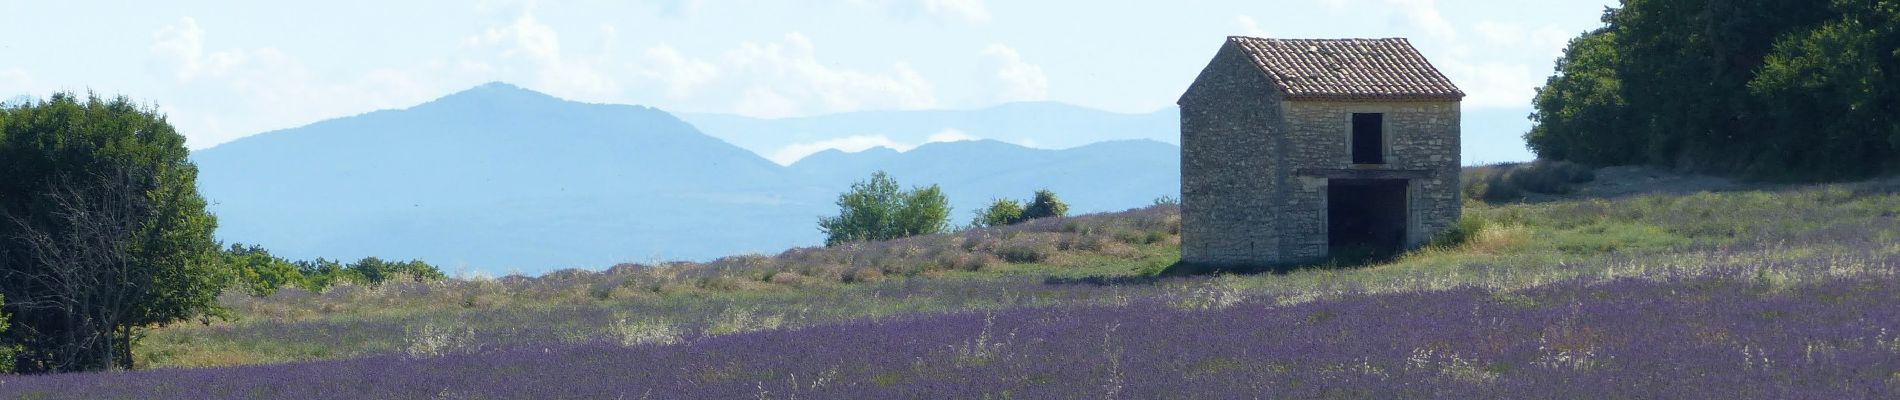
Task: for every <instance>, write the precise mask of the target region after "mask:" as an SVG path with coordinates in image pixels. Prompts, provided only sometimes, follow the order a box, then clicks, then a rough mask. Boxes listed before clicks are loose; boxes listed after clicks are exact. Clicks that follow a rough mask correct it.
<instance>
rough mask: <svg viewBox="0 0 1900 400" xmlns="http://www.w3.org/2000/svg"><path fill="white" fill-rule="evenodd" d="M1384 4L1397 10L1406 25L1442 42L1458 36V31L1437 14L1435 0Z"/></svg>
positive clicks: (1442, 16)
mask: <svg viewBox="0 0 1900 400" xmlns="http://www.w3.org/2000/svg"><path fill="white" fill-rule="evenodd" d="M1385 3H1386V5H1389V6H1392V7H1394V8H1397V9H1398V10H1399V13H1400V15H1401V16H1403V17H1404V18H1405V21H1406V23H1407V24H1408V25H1411V26H1412V28H1414V29H1418V30H1420V31H1423V32H1425V34H1427V35H1431V36H1433V37H1436V38H1438V39H1442V40H1451V39H1455V38H1457V36H1458V31H1457V29H1456V28H1455V27H1454V26H1453V25H1452V24H1451V21H1449V20H1446V19H1445V15H1444V14H1441V13H1439V12H1438V2H1437V1H1436V0H1385Z"/></svg>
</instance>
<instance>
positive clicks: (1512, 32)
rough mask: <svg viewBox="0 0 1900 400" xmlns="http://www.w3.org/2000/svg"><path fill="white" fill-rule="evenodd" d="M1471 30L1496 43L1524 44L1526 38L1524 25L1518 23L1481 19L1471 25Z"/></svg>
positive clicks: (1480, 36)
mask: <svg viewBox="0 0 1900 400" xmlns="http://www.w3.org/2000/svg"><path fill="white" fill-rule="evenodd" d="M1471 30H1472V31H1476V32H1477V33H1478V37H1479V38H1482V39H1484V41H1486V42H1490V43H1491V44H1496V45H1503V46H1516V45H1520V44H1524V40H1525V37H1524V27H1521V26H1518V25H1517V24H1510V23H1503V22H1497V21H1479V22H1478V23H1477V24H1475V25H1472V26H1471Z"/></svg>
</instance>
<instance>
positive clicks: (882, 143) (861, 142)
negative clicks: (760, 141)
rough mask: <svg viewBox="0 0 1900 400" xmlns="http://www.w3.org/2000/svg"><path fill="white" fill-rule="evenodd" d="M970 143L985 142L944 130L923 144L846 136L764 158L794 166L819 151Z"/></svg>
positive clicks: (795, 146) (789, 147)
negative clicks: (974, 141) (972, 141)
mask: <svg viewBox="0 0 1900 400" xmlns="http://www.w3.org/2000/svg"><path fill="white" fill-rule="evenodd" d="M971 140H982V138H979V137H976V136H971V135H970V134H968V133H964V132H963V131H961V130H957V129H956V128H944V129H943V130H942V131H938V132H937V133H933V134H930V136H928V137H926V138H924V141H923V142H922V143H903V142H898V141H896V140H891V138H890V137H889V136H885V135H853V136H846V137H841V138H832V139H825V140H820V141H816V142H808V143H796V144H791V145H787V146H785V147H780V148H779V149H778V150H777V151H773V152H772V154H771V155H769V156H766V157H765V158H766V159H768V160H772V162H775V163H778V164H779V165H792V163H795V162H798V160H801V159H804V158H805V157H809V156H811V155H812V154H817V153H818V152H821V151H825V150H838V151H843V152H846V153H856V152H860V151H865V150H870V149H873V148H878V147H883V148H888V149H892V150H897V151H899V152H905V151H911V150H913V149H916V148H917V147H918V146H923V145H926V144H931V143H949V142H965V141H971Z"/></svg>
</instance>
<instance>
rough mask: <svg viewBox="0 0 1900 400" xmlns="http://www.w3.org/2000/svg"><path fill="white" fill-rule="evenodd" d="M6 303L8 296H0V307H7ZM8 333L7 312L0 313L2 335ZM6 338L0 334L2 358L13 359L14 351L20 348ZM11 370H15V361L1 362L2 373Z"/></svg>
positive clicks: (0, 332) (0, 371) (0, 355)
mask: <svg viewBox="0 0 1900 400" xmlns="http://www.w3.org/2000/svg"><path fill="white" fill-rule="evenodd" d="M6 304H7V297H6V296H0V309H5V308H6ZM6 333H7V314H6V313H0V335H4V334H6ZM5 338H6V336H0V360H12V359H13V353H15V352H17V351H18V349H15V348H14V346H13V344H12V343H9V342H8V341H7V340H5ZM10 372H13V363H7V362H0V374H4V373H10Z"/></svg>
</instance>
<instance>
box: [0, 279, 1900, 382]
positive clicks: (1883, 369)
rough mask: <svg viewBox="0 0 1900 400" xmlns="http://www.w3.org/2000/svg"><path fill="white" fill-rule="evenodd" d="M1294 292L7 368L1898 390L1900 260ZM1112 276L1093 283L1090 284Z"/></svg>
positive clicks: (518, 377)
mask: <svg viewBox="0 0 1900 400" xmlns="http://www.w3.org/2000/svg"><path fill="white" fill-rule="evenodd" d="M1863 265H1864V266H1865V268H1863V269H1861V270H1860V271H1861V272H1858V273H1855V274H1852V275H1851V276H1840V277H1832V278H1822V279H1815V280H1812V281H1810V282H1808V283H1803V284H1798V285H1777V284H1775V283H1773V282H1768V281H1764V280H1762V279H1760V278H1759V277H1758V276H1756V274H1755V273H1754V271H1758V270H1752V269H1746V268H1726V269H1724V270H1722V271H1715V272H1713V273H1709V272H1707V271H1705V272H1704V273H1701V274H1698V275H1697V276H1676V277H1671V276H1651V277H1650V278H1649V279H1621V280H1614V281H1609V282H1596V283H1590V282H1587V281H1585V280H1578V281H1573V282H1568V283H1559V284H1553V285H1546V286H1542V287H1539V288H1535V289H1529V290H1522V291H1516V292H1495V291H1491V290H1486V289H1476V288H1469V289H1458V290H1447V291H1433V292H1417V293H1392V294H1378V295H1347V296H1345V297H1343V298H1338V299H1333V300H1328V301H1317V302H1305V303H1299V304H1292V305H1281V304H1275V303H1274V302H1273V301H1271V299H1270V298H1268V297H1265V296H1255V297H1252V298H1246V299H1244V300H1241V301H1239V302H1212V303H1207V302H1191V301H1185V300H1190V299H1187V298H1181V297H1167V296H1159V297H1146V298H1137V299H1133V300H1130V301H1128V302H1127V303H1125V304H1121V305H1086V306H1077V305H1070V306H1041V307H1036V306H1030V307H1018V308H1011V309H1003V310H996V311H990V312H962V313H951V314H935V315H918V316H908V317H897V318H886V319H873V320H856V321H849V322H842V323H837V324H827V325H822V326H816V327H811V328H805V329H797V330H764V331H755V332H749V333H740V334H732V335H718V336H703V337H697V338H690V339H687V340H686V341H684V342H682V343H678V344H673V345H633V346H627V345H623V344H620V343H605V342H599V343H588V344H568V345H548V346H512V347H507V348H497V349H492V350H487V351H481V352H475V353H463V354H452V355H448V356H443V357H423V358H416V357H408V356H400V355H385V356H375V357H368V358H360V359H353V360H341V361H324V362H309V363H294V364H285V365H267V366H246V367H235V368H220V369H175V370H154V371H138V372H119V373H97V374H66V375H56V376H15V377H6V378H3V379H5V382H4V383H0V396H4V397H9V398H14V397H26V398H204V399H217V398H250V399H258V398H307V399H323V398H352V399H353V398H424V397H448V398H738V397H747V398H753V397H763V398H794V397H805V398H840V397H849V398H915V397H933V398H976V397H1013V398H1077V397H1080V398H1115V397H1127V398H1184V397H1185V398H1232V397H1246V396H1249V395H1256V394H1263V393H1268V394H1272V396H1273V397H1301V398H1305V397H1337V398H1367V397H1376V398H1393V397H1400V398H1411V397H1471V396H1481V397H1505V398H1548V397H1559V398H1565V397H1610V398H1632V397H1635V398H1646V397H1664V398H1685V397H1686V398H1893V397H1895V396H1900V307H1895V306H1894V305H1895V304H1900V281H1896V280H1895V279H1894V274H1893V272H1894V271H1896V270H1897V269H1900V259H1895V258H1892V257H1889V258H1885V259H1878V260H1867V263H1866V264H1863ZM1098 290H1109V289H1098Z"/></svg>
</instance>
